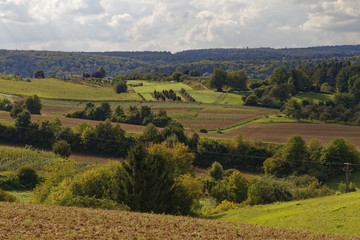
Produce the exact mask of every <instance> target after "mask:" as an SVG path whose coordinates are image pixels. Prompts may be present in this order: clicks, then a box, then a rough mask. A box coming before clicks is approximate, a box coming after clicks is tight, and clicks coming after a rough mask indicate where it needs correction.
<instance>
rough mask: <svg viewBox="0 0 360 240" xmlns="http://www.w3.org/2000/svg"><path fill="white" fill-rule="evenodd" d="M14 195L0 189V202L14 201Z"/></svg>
mask: <svg viewBox="0 0 360 240" xmlns="http://www.w3.org/2000/svg"><path fill="white" fill-rule="evenodd" d="M15 201H16V197H14V196H13V195H11V194H10V193H7V192H4V191H3V190H2V189H0V202H15Z"/></svg>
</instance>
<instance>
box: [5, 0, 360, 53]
mask: <svg viewBox="0 0 360 240" xmlns="http://www.w3.org/2000/svg"><path fill="white" fill-rule="evenodd" d="M352 44H360V1H359V0H197V1H196V0H188V1H187V0H0V49H21V50H56V51H145V50H146V51H171V52H179V51H183V50H188V49H204V48H243V47H249V48H254V47H271V48H285V47H288V48H293V47H311V46H329V45H352Z"/></svg>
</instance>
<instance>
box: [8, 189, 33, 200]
mask: <svg viewBox="0 0 360 240" xmlns="http://www.w3.org/2000/svg"><path fill="white" fill-rule="evenodd" d="M6 192H8V193H10V194H11V195H13V196H14V197H16V199H17V200H18V201H19V202H22V203H30V202H31V200H32V199H31V193H32V191H6Z"/></svg>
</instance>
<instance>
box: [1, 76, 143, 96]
mask: <svg viewBox="0 0 360 240" xmlns="http://www.w3.org/2000/svg"><path fill="white" fill-rule="evenodd" d="M0 85H1V90H0V91H1V93H6V94H15V95H24V96H29V95H34V94H37V95H38V96H39V97H41V98H50V99H67V100H82V101H112V100H113V101H114V100H141V98H140V97H139V96H138V95H137V94H136V93H122V94H116V93H115V91H114V89H113V88H111V87H90V86H86V85H80V84H73V83H69V82H64V81H63V80H60V79H53V78H44V79H32V80H31V82H25V81H10V80H2V79H0Z"/></svg>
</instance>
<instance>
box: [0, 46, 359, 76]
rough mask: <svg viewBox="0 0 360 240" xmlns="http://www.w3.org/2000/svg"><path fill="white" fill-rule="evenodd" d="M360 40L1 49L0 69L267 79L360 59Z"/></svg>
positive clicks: (26, 72) (29, 72)
mask: <svg viewBox="0 0 360 240" xmlns="http://www.w3.org/2000/svg"><path fill="white" fill-rule="evenodd" d="M358 56H360V45H353V46H351V45H350V46H332V47H312V48H286V49H272V48H253V49H247V48H246V49H202V50H187V51H183V52H178V53H170V52H148V51H145V52H61V51H24V50H0V73H2V72H6V73H8V74H20V75H21V76H23V77H30V76H31V75H32V74H33V73H34V71H35V70H36V69H43V70H44V72H45V75H46V76H49V75H50V74H54V75H56V77H63V76H64V75H66V74H69V73H72V74H82V73H84V72H87V73H93V72H95V71H96V70H97V69H98V68H99V67H100V66H104V68H105V70H106V72H107V75H108V76H110V77H114V76H117V75H120V74H126V73H131V72H144V73H146V72H160V73H166V74H171V73H172V72H174V71H185V70H198V71H199V72H200V73H201V74H206V73H207V74H209V73H212V72H213V70H214V68H222V69H224V70H228V71H234V70H237V69H243V70H245V72H246V73H247V74H248V75H249V76H250V78H254V79H265V78H266V77H268V76H269V74H271V73H272V71H273V70H274V69H275V68H277V67H279V66H284V67H286V68H287V69H289V68H296V67H299V66H304V65H312V66H315V65H317V64H319V63H321V62H323V61H334V58H336V59H335V60H337V61H351V62H360V60H359V57H358Z"/></svg>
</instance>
